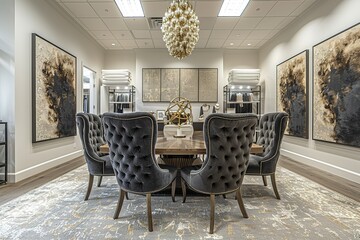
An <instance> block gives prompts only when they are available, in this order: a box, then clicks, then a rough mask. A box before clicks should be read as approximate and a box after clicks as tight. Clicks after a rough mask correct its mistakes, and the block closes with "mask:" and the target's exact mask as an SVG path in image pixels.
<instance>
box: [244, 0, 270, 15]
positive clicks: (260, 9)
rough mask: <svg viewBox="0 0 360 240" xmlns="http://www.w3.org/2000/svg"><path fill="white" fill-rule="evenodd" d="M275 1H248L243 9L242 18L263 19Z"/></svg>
mask: <svg viewBox="0 0 360 240" xmlns="http://www.w3.org/2000/svg"><path fill="white" fill-rule="evenodd" d="M275 3H276V1H250V2H249V4H248V5H247V7H246V8H245V11H244V13H243V14H242V15H241V16H243V17H264V16H266V14H267V13H268V12H269V11H270V9H271V8H272V7H273V6H274V5H275Z"/></svg>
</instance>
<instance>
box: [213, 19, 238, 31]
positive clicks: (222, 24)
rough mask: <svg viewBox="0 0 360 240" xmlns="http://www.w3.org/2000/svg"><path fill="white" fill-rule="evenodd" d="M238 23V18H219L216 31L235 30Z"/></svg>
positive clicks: (215, 26) (215, 27)
mask: <svg viewBox="0 0 360 240" xmlns="http://www.w3.org/2000/svg"><path fill="white" fill-rule="evenodd" d="M238 21H239V18H238V17H218V18H217V20H216V23H215V25H214V29H233V28H234V27H235V25H236V23H237V22H238Z"/></svg>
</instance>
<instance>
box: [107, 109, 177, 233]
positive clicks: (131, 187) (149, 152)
mask: <svg viewBox="0 0 360 240" xmlns="http://www.w3.org/2000/svg"><path fill="white" fill-rule="evenodd" d="M102 119H103V125H104V132H105V139H106V141H107V143H108V145H109V149H110V151H109V152H110V161H111V164H112V166H113V169H114V172H115V176H116V179H117V182H118V184H119V187H120V196H119V200H118V204H117V208H116V211H115V214H114V219H117V218H118V217H119V214H120V211H121V207H122V204H123V201H124V196H125V194H126V193H127V192H131V193H135V194H146V204H147V215H148V230H149V231H150V232H152V231H153V223H152V213H151V194H152V193H155V192H158V191H161V190H163V189H165V188H167V187H168V186H169V185H170V184H172V197H173V201H175V199H174V196H175V191H174V190H175V187H176V186H175V183H176V182H175V181H174V180H175V177H176V174H177V169H176V168H175V167H170V166H163V167H164V168H160V167H159V165H158V164H157V162H156V158H155V144H156V138H157V123H156V120H155V118H154V116H153V115H152V114H150V113H145V112H133V113H123V114H117V113H104V115H103V117H102ZM165 168H166V169H165Z"/></svg>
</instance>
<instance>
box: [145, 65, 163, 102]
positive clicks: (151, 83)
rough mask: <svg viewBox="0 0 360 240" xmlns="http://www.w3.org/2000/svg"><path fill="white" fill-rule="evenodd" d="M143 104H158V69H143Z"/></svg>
mask: <svg viewBox="0 0 360 240" xmlns="http://www.w3.org/2000/svg"><path fill="white" fill-rule="evenodd" d="M142 74H143V75H142V100H143V102H160V68H143V71H142Z"/></svg>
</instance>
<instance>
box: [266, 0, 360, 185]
mask: <svg viewBox="0 0 360 240" xmlns="http://www.w3.org/2000/svg"><path fill="white" fill-rule="evenodd" d="M359 9H360V1H359V0H332V1H319V2H318V3H317V4H315V5H314V6H312V7H311V8H310V9H309V10H308V11H307V12H306V13H304V15H303V16H301V18H300V19H299V20H297V21H296V22H294V23H292V24H291V25H289V26H288V27H287V28H286V29H285V30H284V31H282V33H281V34H279V35H278V36H276V38H275V39H274V40H272V41H271V42H270V43H269V44H267V45H266V46H264V47H263V48H261V49H260V53H259V58H260V68H261V79H262V81H264V82H265V85H266V91H265V92H266V103H265V112H271V111H275V110H276V65H277V64H279V63H281V62H283V61H284V60H286V59H288V58H290V57H292V56H294V55H296V54H297V53H300V52H302V51H304V50H306V49H309V73H310V75H309V87H310V91H309V93H308V94H309V96H310V97H309V100H310V101H309V106H310V107H309V108H310V109H309V137H310V138H311V133H312V111H311V109H312V104H313V103H312V98H311V96H312V83H313V78H312V46H313V45H315V44H317V43H319V42H321V41H323V40H325V39H327V38H329V37H331V36H333V35H334V34H337V33H338V32H341V31H342V30H344V29H346V28H349V27H350V26H353V25H355V24H356V23H358V22H360V15H359V11H358V10H359ZM282 147H283V151H282V153H283V154H284V155H286V156H289V157H291V158H293V159H295V160H296V161H300V162H302V163H305V164H308V165H311V166H314V167H317V168H320V169H322V170H325V171H328V172H331V173H333V174H336V175H339V176H341V177H344V178H347V179H349V180H352V181H354V182H360V157H359V153H360V150H359V148H354V147H347V146H340V145H337V144H330V143H324V142H318V141H314V140H312V139H308V140H306V139H299V138H294V137H289V136H288V137H286V136H285V138H284V142H283V145H282Z"/></svg>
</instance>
